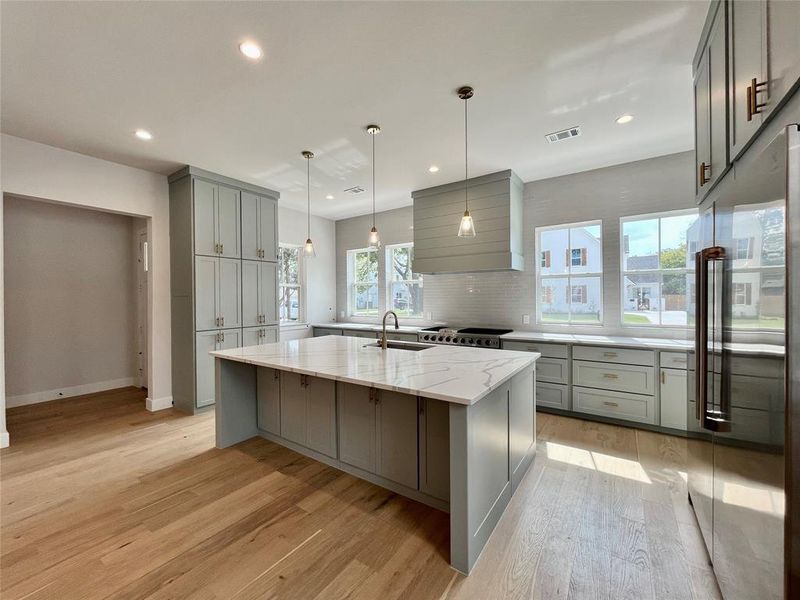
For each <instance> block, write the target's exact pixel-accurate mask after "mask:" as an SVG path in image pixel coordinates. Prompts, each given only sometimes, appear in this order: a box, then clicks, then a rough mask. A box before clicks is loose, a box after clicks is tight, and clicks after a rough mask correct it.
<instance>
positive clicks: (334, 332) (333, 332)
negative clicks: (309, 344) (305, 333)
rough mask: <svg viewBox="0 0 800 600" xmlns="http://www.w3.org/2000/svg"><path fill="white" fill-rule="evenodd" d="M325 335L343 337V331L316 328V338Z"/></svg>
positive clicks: (330, 328)
mask: <svg viewBox="0 0 800 600" xmlns="http://www.w3.org/2000/svg"><path fill="white" fill-rule="evenodd" d="M325 335H342V330H341V329H334V328H332V327H314V337H322V336H325Z"/></svg>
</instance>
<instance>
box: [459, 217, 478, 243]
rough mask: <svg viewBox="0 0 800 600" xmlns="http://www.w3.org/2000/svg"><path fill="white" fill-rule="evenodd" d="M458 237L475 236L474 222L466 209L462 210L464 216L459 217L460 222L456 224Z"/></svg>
mask: <svg viewBox="0 0 800 600" xmlns="http://www.w3.org/2000/svg"><path fill="white" fill-rule="evenodd" d="M458 237H462V238H473V237H475V223H474V222H473V220H472V215H471V214H469V211H468V210H465V211H464V216H463V217H461V223H460V224H459V225H458Z"/></svg>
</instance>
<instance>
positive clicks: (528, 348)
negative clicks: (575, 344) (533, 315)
mask: <svg viewBox="0 0 800 600" xmlns="http://www.w3.org/2000/svg"><path fill="white" fill-rule="evenodd" d="M503 350H519V351H522V352H539V353H541V355H542V356H544V357H547V358H567V356H568V352H569V350H568V348H567V346H566V344H550V343H545V342H507V341H505V340H503Z"/></svg>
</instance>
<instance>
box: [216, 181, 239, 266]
mask: <svg viewBox="0 0 800 600" xmlns="http://www.w3.org/2000/svg"><path fill="white" fill-rule="evenodd" d="M240 211H241V205H240V201H239V190H235V189H233V188H229V187H226V186H224V185H220V186H218V188H217V241H218V242H219V245H220V247H219V249H220V252H219V253H220V255H221V256H225V257H227V258H239V257H240V256H241V244H242V241H241V225H242V223H241V212H240Z"/></svg>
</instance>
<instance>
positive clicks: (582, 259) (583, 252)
mask: <svg viewBox="0 0 800 600" xmlns="http://www.w3.org/2000/svg"><path fill="white" fill-rule="evenodd" d="M581 266H582V267H585V266H586V248H581Z"/></svg>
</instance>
